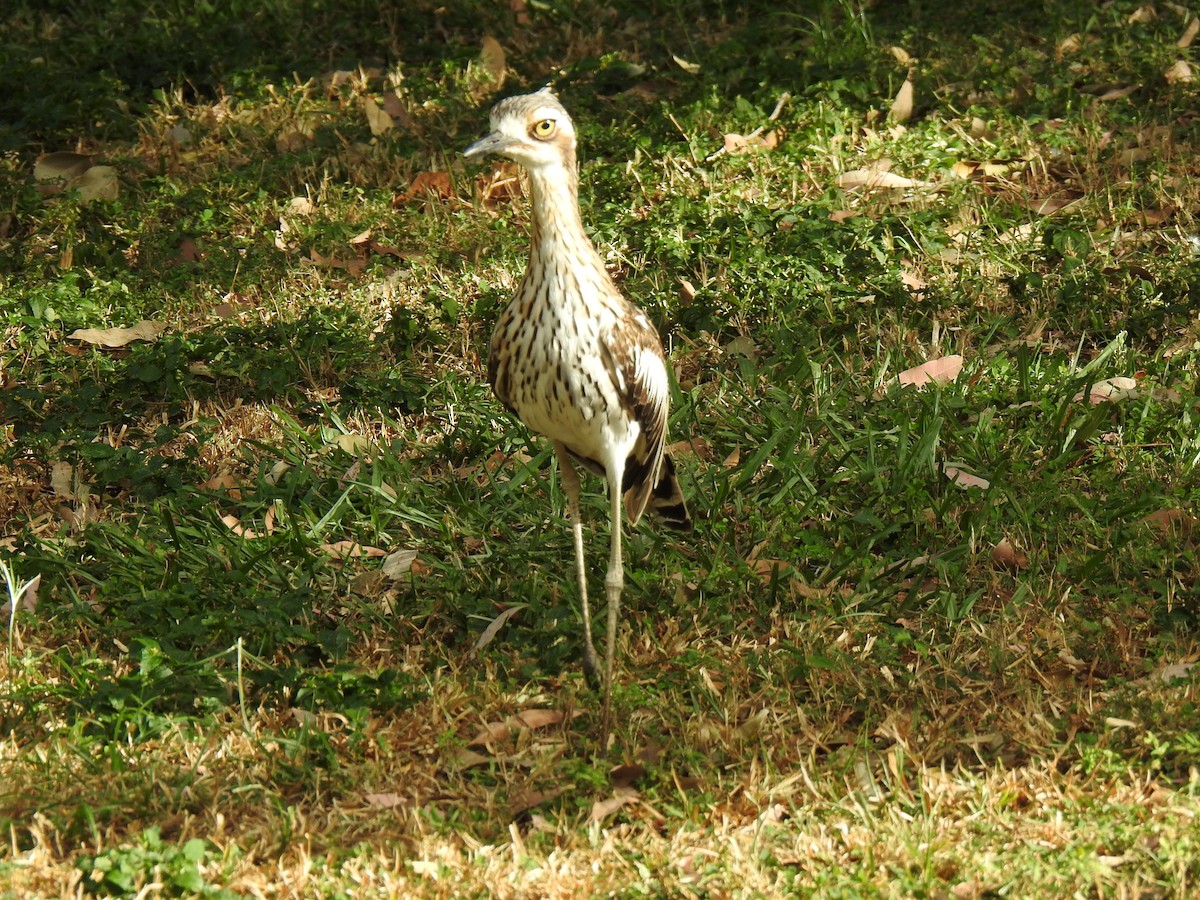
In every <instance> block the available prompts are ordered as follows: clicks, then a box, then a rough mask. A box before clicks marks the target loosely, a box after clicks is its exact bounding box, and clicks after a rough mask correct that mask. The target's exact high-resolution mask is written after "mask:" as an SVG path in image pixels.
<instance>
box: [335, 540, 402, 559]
mask: <svg viewBox="0 0 1200 900" xmlns="http://www.w3.org/2000/svg"><path fill="white" fill-rule="evenodd" d="M321 549H322V550H324V551H325V552H326V553H328V554H329V555H330V556H337V557H341V558H342V559H359V558H360V557H363V556H365V557H367V558H372V557H378V556H387V551H386V550H380V549H379V548H378V547H370V546H365V545H363V544H360V543H358V541H334V542H333V543H332V544H322V545H321Z"/></svg>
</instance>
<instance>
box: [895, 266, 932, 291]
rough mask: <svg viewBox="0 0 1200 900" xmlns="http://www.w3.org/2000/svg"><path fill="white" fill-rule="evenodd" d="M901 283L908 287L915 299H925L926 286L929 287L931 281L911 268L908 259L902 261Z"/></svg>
mask: <svg viewBox="0 0 1200 900" xmlns="http://www.w3.org/2000/svg"><path fill="white" fill-rule="evenodd" d="M900 283H901V284H903V285H904V286H905V287H906V288H908V292H909V294H911V295H912V298H913V299H914V300H924V299H925V288H927V287H929V282H927V281H926V280H925V279H924V278H922V277H921V276H920V275H918V274H917V273H916V272H914V271H913V270H912V269H910V268H909V267H908V265H907V261H905V262H902V263H901V268H900Z"/></svg>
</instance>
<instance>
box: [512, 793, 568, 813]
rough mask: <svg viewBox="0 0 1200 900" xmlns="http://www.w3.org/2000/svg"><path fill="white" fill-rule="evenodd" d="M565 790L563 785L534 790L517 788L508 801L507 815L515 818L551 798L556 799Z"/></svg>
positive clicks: (547, 801)
mask: <svg viewBox="0 0 1200 900" xmlns="http://www.w3.org/2000/svg"><path fill="white" fill-rule="evenodd" d="M565 791H566V787H565V786H560V787H553V788H550V789H548V790H545V791H536V790H532V789H529V788H524V789H522V790H519V791H517V792H516V793H515V794H514V795H513V797H512V799H511V800H509V802H508V809H507V816H508V818H510V819H515V818H517V817H518V816H520V815H522V814H523V813H527V812H529V810H531V809H535V808H537V807H539V806H541V805H542V804H543V803H549V802H550V801H551V800H554V799H557V798H558V797H560V796H561V795H562V794H563V793H564V792H565Z"/></svg>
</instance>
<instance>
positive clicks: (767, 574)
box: [747, 559, 792, 584]
mask: <svg viewBox="0 0 1200 900" xmlns="http://www.w3.org/2000/svg"><path fill="white" fill-rule="evenodd" d="M747 563H748V564H749V566H750V570H751V571H752V572H754V574H755V575H757V576H758V577H759V580H761V581H762V583H763V584H770V583H771V582H772V581H774V580H775V579H776V578H783V577H784V576H785V575H789V574H791V572H792V564H791V563H790V562H788V561H787V560H786V559H753V560H747Z"/></svg>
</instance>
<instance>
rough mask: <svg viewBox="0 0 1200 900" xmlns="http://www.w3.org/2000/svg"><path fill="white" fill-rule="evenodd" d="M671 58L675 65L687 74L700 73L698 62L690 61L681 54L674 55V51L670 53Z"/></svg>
mask: <svg viewBox="0 0 1200 900" xmlns="http://www.w3.org/2000/svg"><path fill="white" fill-rule="evenodd" d="M671 59H673V60H674V61H675V65H677V66H679V68H681V69H683V71H685V72H687V73H688V74H689V75H699V74H700V63H694V62H690V61H688V60H686V59H684V58H683V57H682V56H676V55H675V54H674V53H672V54H671Z"/></svg>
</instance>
